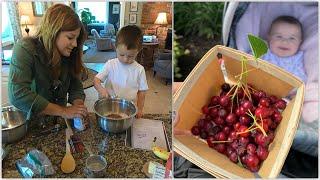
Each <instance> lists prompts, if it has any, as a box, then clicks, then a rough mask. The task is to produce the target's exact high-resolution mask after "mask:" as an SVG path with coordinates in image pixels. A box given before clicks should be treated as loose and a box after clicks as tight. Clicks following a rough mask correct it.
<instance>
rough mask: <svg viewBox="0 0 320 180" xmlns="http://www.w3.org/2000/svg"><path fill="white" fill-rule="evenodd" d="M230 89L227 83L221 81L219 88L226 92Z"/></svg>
mask: <svg viewBox="0 0 320 180" xmlns="http://www.w3.org/2000/svg"><path fill="white" fill-rule="evenodd" d="M230 89H231V87H230V85H229V84H228V83H223V84H222V85H221V90H222V91H224V92H228V91H229V90H230Z"/></svg>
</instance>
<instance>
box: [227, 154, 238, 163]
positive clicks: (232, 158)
mask: <svg viewBox="0 0 320 180" xmlns="http://www.w3.org/2000/svg"><path fill="white" fill-rule="evenodd" d="M229 159H230V160H231V161H232V162H234V163H237V162H238V155H237V153H235V152H233V153H231V154H230V155H229Z"/></svg>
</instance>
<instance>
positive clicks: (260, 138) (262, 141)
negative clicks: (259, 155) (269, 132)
mask: <svg viewBox="0 0 320 180" xmlns="http://www.w3.org/2000/svg"><path fill="white" fill-rule="evenodd" d="M254 140H255V142H256V143H257V144H258V145H261V146H263V147H266V146H267V145H269V143H270V139H269V138H268V137H267V136H264V135H263V134H262V133H257V135H256V137H255V139H254Z"/></svg>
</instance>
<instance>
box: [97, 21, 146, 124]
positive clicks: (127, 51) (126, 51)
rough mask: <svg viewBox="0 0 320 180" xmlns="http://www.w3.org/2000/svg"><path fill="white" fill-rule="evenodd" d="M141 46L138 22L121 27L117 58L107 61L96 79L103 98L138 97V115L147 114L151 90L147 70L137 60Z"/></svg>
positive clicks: (117, 42)
mask: <svg viewBox="0 0 320 180" xmlns="http://www.w3.org/2000/svg"><path fill="white" fill-rule="evenodd" d="M141 48H142V31H141V29H140V28H139V27H138V26H135V25H129V26H125V27H123V28H121V29H120V31H119V32H118V34H117V37H116V51H117V58H115V59H111V60H109V61H107V62H106V64H105V65H104V67H103V70H102V72H99V73H98V74H97V75H96V77H95V78H94V87H95V89H96V90H97V91H98V93H99V96H100V97H101V96H102V97H108V96H109V95H111V96H113V95H116V96H117V97H120V98H124V99H127V100H131V101H134V102H135V100H136V104H137V107H138V113H137V118H141V117H142V115H143V106H144V100H145V95H146V91H147V90H148V84H147V80H146V74H145V70H144V68H143V66H141V65H140V64H138V63H137V62H136V61H135V59H136V57H137V55H138V53H139V51H140V50H141ZM102 82H105V85H106V87H103V86H102V85H101V83H102Z"/></svg>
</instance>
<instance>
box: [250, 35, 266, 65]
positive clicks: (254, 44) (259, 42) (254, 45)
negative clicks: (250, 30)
mask: <svg viewBox="0 0 320 180" xmlns="http://www.w3.org/2000/svg"><path fill="white" fill-rule="evenodd" d="M248 40H249V44H250V47H251V51H252V53H253V56H254V57H255V58H256V59H258V58H260V57H261V56H262V55H264V54H265V53H267V51H268V46H267V43H266V42H265V41H264V40H263V39H261V38H259V37H257V36H254V35H252V34H248Z"/></svg>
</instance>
